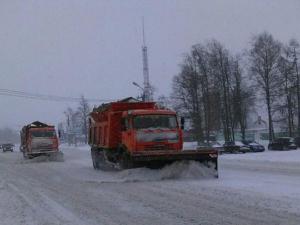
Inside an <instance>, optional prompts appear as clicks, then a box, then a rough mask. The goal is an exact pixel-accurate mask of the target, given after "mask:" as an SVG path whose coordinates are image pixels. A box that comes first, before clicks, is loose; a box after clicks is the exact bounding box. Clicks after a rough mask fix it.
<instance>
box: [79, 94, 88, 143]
mask: <svg viewBox="0 0 300 225" xmlns="http://www.w3.org/2000/svg"><path fill="white" fill-rule="evenodd" d="M78 112H79V115H80V119H81V120H80V121H81V128H82V133H83V134H84V137H85V143H86V144H87V141H88V115H89V113H90V106H89V103H88V101H87V100H86V99H85V98H84V96H83V95H82V96H81V98H80V102H79V107H78Z"/></svg>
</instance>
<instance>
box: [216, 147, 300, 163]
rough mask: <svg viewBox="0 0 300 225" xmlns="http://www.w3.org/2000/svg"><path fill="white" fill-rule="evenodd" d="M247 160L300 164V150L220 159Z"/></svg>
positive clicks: (229, 155) (224, 156) (230, 156)
mask: <svg viewBox="0 0 300 225" xmlns="http://www.w3.org/2000/svg"><path fill="white" fill-rule="evenodd" d="M222 158H224V159H245V160H255V161H267V162H300V150H299V149H298V150H290V151H265V152H259V153H248V154H227V155H226V154H224V155H221V156H220V159H222Z"/></svg>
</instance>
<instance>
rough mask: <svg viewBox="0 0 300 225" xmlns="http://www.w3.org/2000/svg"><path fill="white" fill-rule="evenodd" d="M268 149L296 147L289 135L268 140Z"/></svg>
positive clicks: (290, 148)
mask: <svg viewBox="0 0 300 225" xmlns="http://www.w3.org/2000/svg"><path fill="white" fill-rule="evenodd" d="M268 149H269V150H292V149H297V145H295V143H294V139H293V138H291V137H280V138H276V139H275V140H274V141H272V142H270V143H269V145H268Z"/></svg>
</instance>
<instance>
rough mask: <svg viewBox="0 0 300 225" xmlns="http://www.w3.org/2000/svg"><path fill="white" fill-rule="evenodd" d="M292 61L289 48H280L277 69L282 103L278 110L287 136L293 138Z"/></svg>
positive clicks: (293, 79)
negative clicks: (280, 84) (280, 54)
mask: <svg viewBox="0 0 300 225" xmlns="http://www.w3.org/2000/svg"><path fill="white" fill-rule="evenodd" d="M293 64H294V63H293V60H292V51H291V48H290V47H289V46H284V47H283V48H282V56H281V57H280V58H279V62H278V68H279V71H280V74H281V79H282V84H283V85H282V86H280V87H279V88H280V89H282V90H281V93H282V95H281V96H282V97H281V98H282V101H281V102H279V104H278V109H279V112H280V114H281V115H282V118H280V121H281V122H283V123H284V125H285V126H286V125H287V130H288V133H289V136H293V132H294V112H295V104H294V103H293V100H292V99H293V92H292V88H293V85H294V81H295V76H294V75H295V74H294V65H293Z"/></svg>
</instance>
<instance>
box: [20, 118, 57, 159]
mask: <svg viewBox="0 0 300 225" xmlns="http://www.w3.org/2000/svg"><path fill="white" fill-rule="evenodd" d="M20 151H21V152H23V156H24V158H33V157H35V156H39V155H49V156H50V155H56V154H57V153H58V152H59V149H58V137H57V136H56V132H55V128H54V126H51V125H47V124H45V123H41V122H39V121H35V122H33V123H31V124H28V125H26V126H24V127H23V128H22V130H21V145H20Z"/></svg>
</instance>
